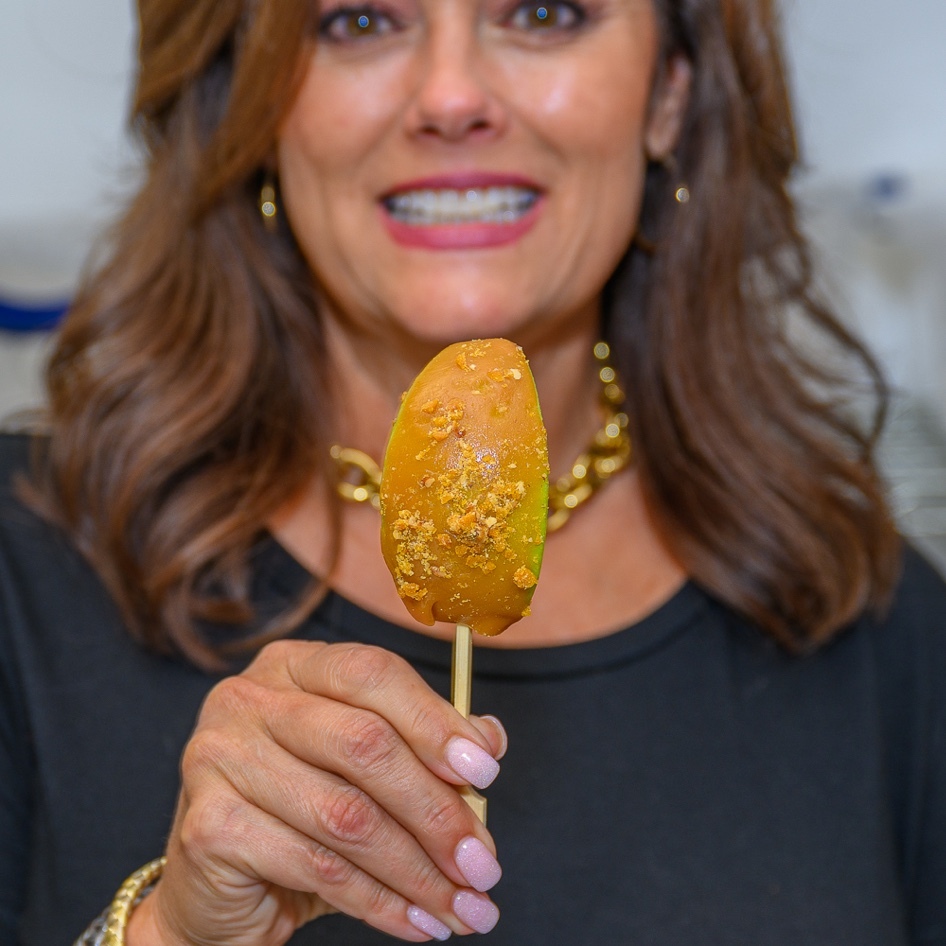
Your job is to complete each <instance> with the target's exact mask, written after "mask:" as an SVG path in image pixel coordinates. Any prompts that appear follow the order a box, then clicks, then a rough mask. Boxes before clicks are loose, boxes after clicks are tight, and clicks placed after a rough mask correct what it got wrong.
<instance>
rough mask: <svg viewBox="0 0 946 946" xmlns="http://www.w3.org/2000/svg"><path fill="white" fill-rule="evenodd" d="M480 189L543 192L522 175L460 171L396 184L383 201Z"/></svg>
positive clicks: (387, 192) (386, 193)
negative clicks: (420, 193)
mask: <svg viewBox="0 0 946 946" xmlns="http://www.w3.org/2000/svg"><path fill="white" fill-rule="evenodd" d="M478 187H527V188H529V190H534V191H539V192H541V191H542V188H541V187H540V186H539V184H537V183H536V182H535V181H533V180H531V179H530V178H527V177H524V176H523V175H521V174H503V173H499V172H496V171H459V172H453V173H449V174H433V175H431V176H429V177H418V178H414V179H413V180H410V181H402V182H401V183H399V184H395V185H394V187H392V188H391V189H390V190H388V191H385V193H384V194H382V195H381V199H382V200H387V199H388V198H389V197H394V196H396V195H397V194H404V193H407V192H409V191H435V190H470V189H473V188H478Z"/></svg>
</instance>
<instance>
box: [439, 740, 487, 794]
mask: <svg viewBox="0 0 946 946" xmlns="http://www.w3.org/2000/svg"><path fill="white" fill-rule="evenodd" d="M446 757H447V764H448V765H449V766H450V768H451V769H453V771H454V772H456V773H457V775H459V776H460V778H463V779H466V780H467V781H468V782H469V783H470V784H471V785H475V786H476V787H477V788H486V786H487V785H489V784H490V783H491V782H492V781H493V779H494V778H496V776H497V775H499V763H498V762H497V761H496V760H495V759H494V758H493V757H492V756H491V755H490V754H489V753H488V752H487V751H486V750H485V749H481V748H480V747H479V746H478V745H477V744H476V743H475V742H470V740H469V739H463V738H462V737H461V736H454V738H453V739H451V740H450V741H449V742H448V743H447V751H446Z"/></svg>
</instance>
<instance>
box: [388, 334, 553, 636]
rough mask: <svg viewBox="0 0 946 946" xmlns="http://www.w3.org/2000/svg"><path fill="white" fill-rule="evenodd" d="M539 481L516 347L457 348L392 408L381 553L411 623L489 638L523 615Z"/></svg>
mask: <svg viewBox="0 0 946 946" xmlns="http://www.w3.org/2000/svg"><path fill="white" fill-rule="evenodd" d="M548 475H549V463H548V447H547V444H546V437H545V427H544V426H543V424H542V415H541V412H540V410H539V400H538V397H537V395H536V391H535V382H534V381H533V378H532V372H531V371H530V370H529V365H528V362H527V361H526V358H525V355H524V354H523V353H522V349H521V348H519V347H518V346H517V345H514V344H513V343H512V342H509V341H506V340H505V339H503V338H493V339H488V340H483V341H471V342H459V343H457V344H455V345H451V346H450V347H448V348H445V349H444V350H443V351H442V352H440V354H439V355H437V356H436V357H435V358H434V359H433V360H432V361H431V362H430V363H429V364H428V365H427V367H426V368H424V370H423V371H422V372H421V373H420V374H419V375H418V376H417V378H416V379H415V381H414V383H413V384H412V385H411V388H410V390H409V391H408V392H407V394H406V395H405V396H404V400H403V401H402V403H401V408H400V411H399V412H398V415H397V419H396V420H395V422H394V428H393V429H392V431H391V438H390V440H389V441H388V447H387V451H386V453H385V457H384V468H383V473H382V477H381V518H382V525H381V550H382V552H383V554H384V560H385V562H387V565H388V568H389V569H390V570H391V574H392V575H393V576H394V582H395V584H396V586H397V590H398V594H399V595H400V596H401V600H402V601H403V602H404V604H405V606H406V607H407V610H408V611H410V613H411V614H412V615H413V616H414V617H415V618H416V619H417V620H418V621H420V622H421V623H422V624H433V623H434V622H435V621H449V622H451V623H455V624H467V625H469V626H470V627H471V628H472V629H473V630H474V631H477V632H478V633H480V634H487V635H495V634H499V633H501V632H502V631H504V630H506V628H507V627H509V625H510V624H513V623H514V622H516V621H518V620H519V619H520V618H522V617H525V616H526V615H527V614H528V613H529V602H530V601H531V600H532V593H533V591H534V590H535V585H536V582H537V581H538V578H539V568H540V566H541V564H542V551H543V548H544V544H545V528H546V522H547V520H548Z"/></svg>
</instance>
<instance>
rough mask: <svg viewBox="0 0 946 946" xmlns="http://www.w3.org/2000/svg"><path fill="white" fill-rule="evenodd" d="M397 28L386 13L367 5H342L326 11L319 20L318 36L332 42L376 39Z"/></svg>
mask: <svg viewBox="0 0 946 946" xmlns="http://www.w3.org/2000/svg"><path fill="white" fill-rule="evenodd" d="M396 28H397V24H396V23H395V22H394V20H392V19H391V17H389V16H388V15H387V14H386V13H382V12H381V11H380V10H377V9H375V8H374V7H369V6H359V7H343V8H341V9H339V10H332V11H331V12H330V13H326V14H325V16H323V17H322V19H321V20H320V21H319V36H320V37H322V38H323V39H327V40H328V41H329V42H332V43H351V42H357V41H358V40H370V39H377V38H378V37H381V36H386V35H387V34H388V33H391V32H393V31H394V30H395V29H396Z"/></svg>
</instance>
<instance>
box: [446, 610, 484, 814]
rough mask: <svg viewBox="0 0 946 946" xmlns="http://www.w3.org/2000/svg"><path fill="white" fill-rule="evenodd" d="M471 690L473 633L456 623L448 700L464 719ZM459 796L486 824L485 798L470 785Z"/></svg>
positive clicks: (464, 787) (466, 715)
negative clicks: (451, 677)
mask: <svg viewBox="0 0 946 946" xmlns="http://www.w3.org/2000/svg"><path fill="white" fill-rule="evenodd" d="M472 690H473V634H472V632H471V631H470V629H469V628H468V627H467V626H466V625H465V624H458V625H457V633H456V637H454V639H453V679H452V682H451V684H450V702H451V703H453V706H454V709H456V711H457V712H458V713H460V714H461V715H462V716H463V718H464V719H469V718H470V697H471V694H472ZM458 791H459V792H460V797H461V798H462V799H463V800H464V801H465V802H466V803H467V804H468V805H469V806H470V807H471V808H472V809H473V813H474V814H475V815H476V817H477V818H479V819H480V821H482V822H483V824H486V799H485V798H484V797H483V796H482V795H480V794H479V792H477V791H476V789H474V788H473V787H472V786H471V785H464V786H463V787H462V788H460V789H458Z"/></svg>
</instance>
